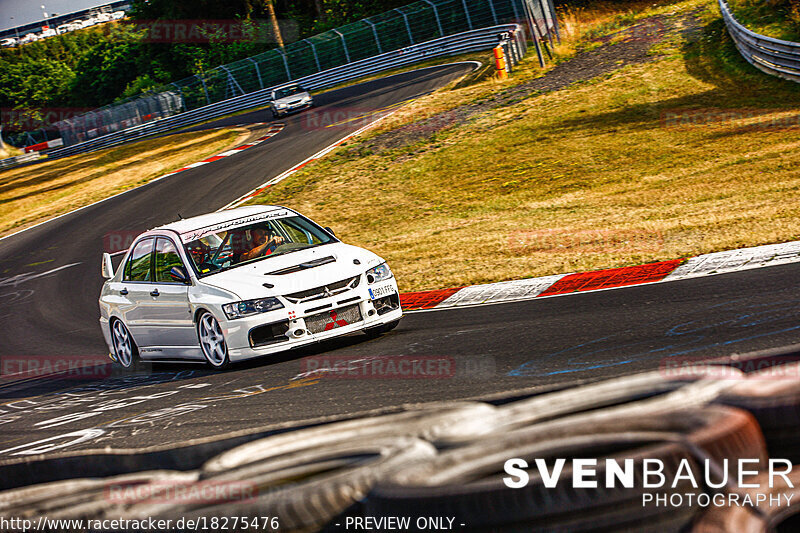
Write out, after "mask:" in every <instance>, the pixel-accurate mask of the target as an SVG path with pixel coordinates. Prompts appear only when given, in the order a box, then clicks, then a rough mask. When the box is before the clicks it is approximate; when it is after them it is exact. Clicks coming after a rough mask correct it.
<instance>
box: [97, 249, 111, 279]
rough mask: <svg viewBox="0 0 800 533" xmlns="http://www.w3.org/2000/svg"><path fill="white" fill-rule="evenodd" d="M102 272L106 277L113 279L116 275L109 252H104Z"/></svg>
mask: <svg viewBox="0 0 800 533" xmlns="http://www.w3.org/2000/svg"><path fill="white" fill-rule="evenodd" d="M100 273H101V274H102V275H103V277H104V278H105V279H111V278H113V277H114V264H113V263H112V262H111V255H110V254H108V253H104V254H103V264H102V266H101V269H100Z"/></svg>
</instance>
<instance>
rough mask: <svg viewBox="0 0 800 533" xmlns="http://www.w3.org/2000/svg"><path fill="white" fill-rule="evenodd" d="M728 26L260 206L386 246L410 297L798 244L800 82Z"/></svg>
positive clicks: (348, 152)
mask: <svg viewBox="0 0 800 533" xmlns="http://www.w3.org/2000/svg"><path fill="white" fill-rule="evenodd" d="M708 4H709V6H712V2H708ZM696 5H697V2H687V3H684V4H676V6H674V7H673V8H672V9H673V10H676V11H680V10H682V9H683V10H687V9H694V8H696ZM720 25H721V21H720V20H719V16H718V14H715V11H714V10H713V7H710V9H709V11H708V12H707V13H706V14H705V15H704V17H703V19H702V23H701V25H700V26H699V27H697V28H695V29H693V30H691V28H689V29H690V30H691V31H685V32H682V33H680V34H677V33H676V34H675V35H672V36H669V37H668V38H667V39H666V40H665V41H664V42H662V43H655V45H656V46H658V47H659V48H658V49H659V53H661V54H663V55H662V56H660V57H659V58H654V61H652V62H649V63H644V64H637V65H633V66H628V67H625V68H624V69H622V70H620V71H617V72H616V73H614V74H613V75H611V76H609V77H606V78H604V79H597V80H593V81H591V82H587V83H581V84H577V85H573V86H572V87H570V88H568V89H566V90H562V91H556V92H552V93H547V94H544V95H540V96H535V97H531V98H528V99H525V100H523V101H521V102H518V103H516V104H515V105H513V106H508V107H502V108H499V109H496V110H494V111H490V112H488V113H485V114H484V115H482V116H480V117H479V118H478V119H477V120H475V121H472V122H469V123H466V124H462V125H460V126H456V127H453V128H452V129H450V130H447V131H445V132H441V133H437V134H436V135H435V136H434V137H433V138H432V139H430V140H429V141H426V143H425V145H424V146H423V147H420V146H418V145H417V146H409V147H401V148H397V149H394V150H389V151H384V152H382V153H381V154H380V155H378V154H370V153H369V152H368V151H367V150H365V149H364V148H363V147H364V146H365V145H368V144H369V143H368V141H364V142H361V143H359V142H356V143H354V144H351V145H350V146H347V147H344V148H342V149H340V150H339V151H337V152H335V153H334V154H332V155H331V156H330V157H329V158H328V159H325V160H322V161H320V162H317V163H315V164H313V165H310V166H308V167H306V169H304V170H303V171H302V172H300V173H298V174H295V175H294V176H292V177H291V178H289V179H287V180H286V181H284V182H282V183H280V184H279V185H277V186H276V187H274V188H272V189H271V190H270V191H269V192H268V193H267V194H265V195H263V196H261V197H260V198H258V199H257V201H258V202H261V203H279V204H284V205H289V206H291V207H293V208H296V209H298V210H300V211H301V212H304V213H307V214H309V215H310V216H311V217H312V218H314V219H316V220H318V221H320V222H322V223H324V224H325V225H330V226H331V227H333V228H334V229H335V230H336V232H337V235H341V236H342V237H343V238H344V239H345V240H347V241H348V242H352V243H354V244H358V245H362V246H365V247H368V248H370V249H373V250H375V251H376V252H378V253H379V254H381V255H383V256H384V257H386V258H387V259H388V260H389V261H390V264H391V265H392V268H393V269H394V270H395V272H396V274H397V278H398V280H399V282H400V285H401V288H402V289H403V290H406V291H407V290H421V289H430V288H438V287H445V286H457V285H465V284H473V283H483V282H493V281H500V280H506V279H515V278H524V277H529V276H540V275H546V274H554V273H561V272H569V271H576V270H591V269H599V268H609V267H615V266H625V265H631V264H639V263H643V262H649V261H657V260H665V259H673V258H677V257H684V256H689V255H694V254H701V253H707V252H713V251H718V250H724V249H732V248H738V247H742V246H754V245H759V244H767V243H775V242H782V241H789V240H794V239H798V238H800V207H799V206H798V205H797V201H796V200H797V198H798V194H799V193H800V172H798V170H797V169H798V168H800V139H798V136H797V130H798V128H797V127H776V126H775V125H780V124H785V122H781V120H782V119H785V118H786V117H787V116H789V117H791V116H796V115H797V111H798V108H800V87H798V86H797V85H796V84H792V83H790V82H784V81H781V80H777V79H772V78H769V77H767V76H765V75H762V74H761V73H759V72H758V71H755V70H754V69H752V68H751V67H749V65H747V64H746V63H744V61H743V60H741V58H738V59H737V57H738V56H737V55H736V51H735V48H733V45H732V43H730V41H729V40H726V39H725V35H726V34H725V33H724V28H721V27H720ZM684 29H686V28H684ZM610 46H615V45H613V44H612V45H610ZM459 91H463V92H459ZM459 91H449V92H448V93H447V94H449V95H450V96H451V98H453V99H458V100H459V101H461V102H465V101H466V102H468V101H469V100H470V98H471V94H472V93H471V92H470V88H467V89H466V90H459ZM440 98H442V93H439V94H437V95H434V96H433V97H432V98H431V100H433V101H434V102H436V101H437V99H440ZM426 100H427V99H426ZM420 105H426V101H424V100H423V101H420ZM671 113H672V114H673V115H675V114H677V116H678V117H679V119H677V120H673V119H672V118H670V117H671V116H673V115H670V114H671ZM698 113H699V115H698ZM698 116H699V117H700V118H699V119H698ZM680 117H684V118H685V117H689V119H690V120H683V121H682V120H681V119H680ZM704 117H706V118H704ZM707 117H711V119H707ZM719 117H723V118H722V119H720V118H719Z"/></svg>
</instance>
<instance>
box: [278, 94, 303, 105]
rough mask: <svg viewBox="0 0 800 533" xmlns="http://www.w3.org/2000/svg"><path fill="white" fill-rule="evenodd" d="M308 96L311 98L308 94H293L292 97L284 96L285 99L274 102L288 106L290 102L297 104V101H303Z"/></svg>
mask: <svg viewBox="0 0 800 533" xmlns="http://www.w3.org/2000/svg"><path fill="white" fill-rule="evenodd" d="M307 96H311V95H310V94H308V92H304V93H297V94H293V95H291V96H284V97H283V98H278V99H277V100H274V102H275V103H276V104H278V103H280V104H288V103H290V102H295V101H297V100H302V99H303V98H305V97H307Z"/></svg>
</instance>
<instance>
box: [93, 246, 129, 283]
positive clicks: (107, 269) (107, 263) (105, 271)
mask: <svg viewBox="0 0 800 533" xmlns="http://www.w3.org/2000/svg"><path fill="white" fill-rule="evenodd" d="M127 251H128V250H120V251H119V252H114V253H111V254H110V253H107V252H104V253H103V264H102V266H101V270H100V273H101V274H102V275H103V277H104V278H105V279H111V278H113V277H114V263H112V262H111V258H112V257H114V256H117V255H122V254H124V253H126V252H127Z"/></svg>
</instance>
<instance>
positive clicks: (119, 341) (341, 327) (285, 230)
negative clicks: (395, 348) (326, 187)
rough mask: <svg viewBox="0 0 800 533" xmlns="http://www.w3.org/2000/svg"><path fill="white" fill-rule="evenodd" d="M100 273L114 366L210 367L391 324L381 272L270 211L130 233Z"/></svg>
mask: <svg viewBox="0 0 800 533" xmlns="http://www.w3.org/2000/svg"><path fill="white" fill-rule="evenodd" d="M122 253H124V257H123V259H122V262H121V263H120V265H119V267H118V268H117V270H116V272H114V267H113V263H112V259H111V256H110V255H109V254H103V265H102V271H103V276H104V277H106V278H108V281H106V282H105V284H104V285H103V290H102V292H101V294H100V326H101V328H102V330H103V335H104V337H105V340H106V343H107V344H108V346H109V349H110V350H111V357H112V359H114V360H115V361H117V362H118V363H119V364H121V365H122V366H123V367H126V368H131V367H133V366H135V365H136V363H137V362H138V361H140V360H151V361H152V360H157V361H174V360H178V359H195V360H199V361H203V360H205V361H206V362H207V363H208V364H210V365H211V366H212V367H214V368H223V367H225V366H227V365H228V364H229V363H230V362H235V361H241V360H244V359H249V358H251V357H258V356H262V355H267V354H272V353H276V352H280V351H284V350H287V349H290V348H295V347H299V346H303V345H305V344H309V343H313V342H316V341H320V340H323V339H329V338H331V337H337V336H340V335H344V334H347V333H352V332H356V331H365V332H366V333H367V334H380V333H382V332H385V331H388V330H390V329H392V328H393V327H394V326H396V325H397V323H398V322H399V321H400V318H401V316H402V309H401V308H400V298H399V293H398V290H397V283H396V281H395V279H394V276H393V275H392V271H391V270H390V269H389V267H388V266H387V265H386V262H385V261H384V260H383V259H381V258H380V257H378V256H377V255H375V254H374V253H372V252H369V251H367V250H364V249H363V248H358V247H356V246H351V245H348V244H344V243H342V242H341V241H339V240H338V239H336V237H334V235H333V232H332V231H331V230H330V229H328V228H325V229H323V228H321V227H320V226H318V225H317V224H315V223H314V222H312V221H311V220H309V219H308V218H306V217H304V216H302V215H300V214H299V213H297V212H295V211H293V210H291V209H288V208H286V207H279V206H251V207H240V208H238V209H231V210H227V211H221V212H217V213H212V214H208V215H201V216H198V217H194V218H189V219H185V220H179V221H178V222H174V223H172V224H167V225H166V226H161V227H159V228H156V229H154V230H151V231H148V232H145V233H143V234H141V235H139V236H138V237H137V238H136V239H135V240H134V241H133V244H132V245H131V247H130V248H129V249H128V250H127V251H126V252H122Z"/></svg>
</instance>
